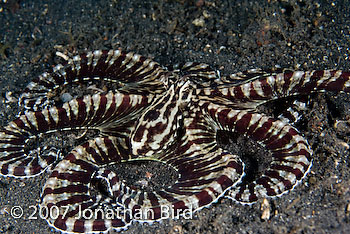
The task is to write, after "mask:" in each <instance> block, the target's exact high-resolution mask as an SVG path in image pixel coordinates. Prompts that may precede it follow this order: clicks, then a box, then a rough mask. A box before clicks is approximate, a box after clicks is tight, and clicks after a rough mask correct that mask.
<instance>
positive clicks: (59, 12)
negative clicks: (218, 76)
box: [0, 0, 350, 233]
mask: <svg viewBox="0 0 350 234" xmlns="http://www.w3.org/2000/svg"><path fill="white" fill-rule="evenodd" d="M346 2H347V1H311V0H305V1H273V0H271V1H267V0H266V1H248V0H246V1H238V0H237V1H225V2H221V1H201V0H198V1H184V0H178V1H175V0H173V1H171V0H169V1H134V0H129V1H112V0H110V1H102V0H101V1H94V0H85V1H63V0H56V1H39V0H35V1H20V4H19V5H18V7H17V6H16V4H13V5H11V6H9V7H7V8H8V9H5V10H4V11H3V12H1V13H0V32H1V34H0V43H1V44H0V74H1V75H0V79H1V82H0V92H1V95H0V100H1V104H0V123H1V125H5V124H6V123H8V122H9V121H11V120H13V119H14V117H15V115H16V113H17V110H18V108H17V105H16V103H15V102H11V101H13V100H12V98H17V97H18V95H19V94H20V93H21V90H23V88H24V87H25V86H26V84H27V83H28V82H30V80H31V79H33V78H34V77H36V76H38V75H39V74H41V73H42V72H44V71H48V70H49V69H50V67H52V65H54V64H57V63H59V62H62V58H61V57H60V56H57V55H55V54H56V52H61V53H63V54H69V55H71V54H76V53H77V52H84V51H90V50H95V49H116V48H123V49H124V50H126V51H133V52H136V53H139V54H142V55H145V56H148V57H151V58H153V59H154V60H155V61H157V62H159V63H161V64H162V65H164V66H171V65H176V64H179V63H184V62H186V61H196V62H203V63H208V64H210V65H212V66H213V67H214V68H215V69H220V70H221V72H222V74H224V75H228V74H230V73H233V72H237V71H243V70H247V69H249V68H265V69H268V68H273V67H283V68H291V69H301V70H312V69H327V68H329V69H343V70H350V63H349V56H350V49H349V45H350V32H349V31H350V15H349V12H350V5H349V4H348V3H346ZM9 92H11V93H9ZM349 100H350V96H348V95H345V94H341V95H335V94H332V93H328V94H318V95H313V96H312V98H311V99H310V103H309V106H310V109H309V110H308V111H306V113H305V114H304V117H303V118H304V119H303V120H302V122H301V123H300V124H299V129H300V131H301V132H302V134H303V135H304V136H305V137H306V138H307V139H308V140H309V143H310V144H311V146H312V148H313V150H314V152H315V154H314V165H313V167H312V170H311V173H310V174H309V175H308V176H307V177H306V178H305V180H304V181H303V183H302V184H300V185H299V186H297V187H296V188H295V189H294V190H293V191H292V192H290V193H288V194H286V195H284V196H282V197H280V198H277V199H270V200H268V207H269V208H266V209H268V210H269V211H270V215H269V216H268V217H267V218H266V219H262V214H263V212H264V210H265V212H266V209H264V210H261V205H262V204H261V203H262V202H261V201H260V202H258V203H256V204H254V205H252V206H243V205H240V204H236V203H234V202H232V201H230V200H228V199H220V200H219V202H218V203H217V204H213V205H212V206H211V207H210V208H208V209H203V210H202V211H200V212H198V213H196V214H195V215H194V217H193V218H192V219H190V220H184V219H180V220H165V221H163V222H161V223H155V224H153V225H148V224H134V225H132V226H131V227H130V228H129V229H128V230H127V231H125V233H330V232H332V233H350V223H349V222H350V217H349V215H350V170H349V159H348V156H349V150H348V147H349V146H348V144H349V140H350V138H349V133H350V130H349V126H348V125H347V124H343V125H337V127H334V123H335V122H336V121H337V120H346V119H349V116H350V104H349ZM266 108H267V109H268V108H269V107H266ZM246 144H248V143H247V142H243V143H242V144H241V145H240V144H238V143H235V144H232V145H231V146H230V147H236V148H237V147H238V149H244V148H245V145H246ZM256 150H258V148H257V149H256ZM149 170H150V168H148V167H145V166H143V167H142V166H141V167H140V170H138V173H140V175H143V173H145V172H146V171H149ZM125 171H128V170H125ZM133 172H134V171H133ZM156 172H157V169H154V170H153V171H151V173H153V174H155V175H154V176H155V177H157V179H158V180H162V176H167V175H164V174H162V173H158V174H157V173H156ZM124 176H125V178H129V177H133V174H132V175H127V174H126V175H124ZM47 177H48V173H44V174H43V175H41V176H38V177H35V178H31V179H28V180H18V179H12V178H3V177H1V178H0V233H50V232H52V231H53V230H52V229H51V228H50V227H49V226H48V225H47V223H46V221H44V220H42V219H40V217H38V215H37V214H36V213H34V212H35V208H34V207H36V205H37V204H38V202H39V201H40V192H41V188H42V186H43V184H44V183H45V180H46V178H47ZM14 206H21V207H22V208H23V210H24V215H23V217H21V218H19V219H14V218H13V217H11V215H10V214H9V211H10V210H11V208H12V207H14ZM33 213H34V215H33V217H34V218H35V217H37V219H30V217H31V214H33Z"/></svg>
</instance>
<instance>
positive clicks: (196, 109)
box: [0, 50, 350, 233]
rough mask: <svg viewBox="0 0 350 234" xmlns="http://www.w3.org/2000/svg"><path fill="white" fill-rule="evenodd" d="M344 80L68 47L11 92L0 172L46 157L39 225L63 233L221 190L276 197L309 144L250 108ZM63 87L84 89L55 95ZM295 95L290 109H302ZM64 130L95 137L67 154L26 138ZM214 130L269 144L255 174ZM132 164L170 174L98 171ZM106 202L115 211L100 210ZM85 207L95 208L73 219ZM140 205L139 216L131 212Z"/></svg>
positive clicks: (16, 171) (298, 169) (0, 140)
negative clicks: (14, 114) (150, 178)
mask: <svg viewBox="0 0 350 234" xmlns="http://www.w3.org/2000/svg"><path fill="white" fill-rule="evenodd" d="M349 78H350V73H349V72H344V71H339V70H325V71H308V72H303V71H290V70H280V71H269V72H266V71H262V70H259V69H253V70H249V71H246V72H241V73H236V74H232V75H230V76H227V77H225V76H224V77H220V73H219V72H217V71H214V70H212V69H211V68H210V67H209V66H208V65H206V64H201V63H186V64H185V65H184V66H182V67H181V68H180V69H176V70H168V69H166V68H164V67H161V66H160V65H159V64H158V63H156V62H154V61H152V60H150V59H147V58H145V57H143V56H140V55H137V54H134V53H124V52H123V51H120V50H110V51H101V50H96V51H93V52H89V53H85V54H82V55H77V56H74V57H72V58H70V59H68V60H67V61H66V63H65V64H62V65H57V66H55V67H54V68H53V70H52V71H51V72H45V73H43V74H42V75H40V76H39V77H38V78H37V79H35V80H33V81H32V82H31V83H30V84H29V85H28V86H27V88H26V89H25V90H24V92H23V94H22V95H21V96H20V98H19V105H21V106H22V107H23V111H22V112H20V113H19V116H18V118H17V119H15V120H13V121H12V122H10V123H9V124H8V125H7V126H5V127H2V128H1V130H0V173H1V174H2V175H3V176H13V177H30V176H35V175H38V174H40V173H42V172H43V171H45V170H46V169H47V168H48V167H51V166H52V165H55V166H54V167H53V168H52V172H51V175H50V177H49V179H48V180H47V182H46V184H45V186H44V188H43V192H42V197H41V206H44V207H49V208H51V207H55V208H57V209H53V210H54V211H55V214H53V215H54V216H52V215H51V217H49V218H48V220H47V221H48V223H49V224H50V225H51V226H53V227H54V228H56V229H58V230H61V231H63V232H67V233H100V232H107V231H109V230H111V229H115V230H123V229H126V228H127V227H128V226H129V225H131V224H132V222H134V221H135V222H153V221H156V220H160V219H162V218H164V217H163V215H162V206H168V207H170V208H172V209H173V210H174V212H175V213H176V212H180V213H181V211H182V210H186V209H191V211H198V210H200V209H202V208H203V207H208V206H210V205H211V204H212V203H214V202H216V201H217V200H218V199H219V198H221V197H223V196H224V195H226V196H227V197H229V198H231V199H233V200H235V201H237V202H239V203H252V202H255V201H257V200H258V199H260V198H264V197H274V196H279V195H282V194H284V193H286V192H287V191H289V190H291V189H293V188H294V187H295V186H296V185H297V184H298V183H299V182H300V181H301V180H302V179H303V177H304V176H305V175H306V174H307V173H308V171H309V170H310V167H311V165H312V150H311V148H310V146H309V145H308V143H307V141H306V139H304V138H303V137H302V136H301V134H300V133H299V132H298V131H297V130H296V129H295V128H294V127H293V126H291V125H290V124H289V123H288V121H284V120H283V121H282V120H280V119H278V118H277V117H275V118H273V117H271V116H268V115H266V114H264V113H259V112H258V111H257V110H258V109H257V107H259V106H260V105H262V104H264V103H266V102H269V101H271V100H276V99H281V98H286V97H290V96H300V95H305V96H307V95H309V94H311V93H313V92H319V91H335V92H350V79H349ZM74 87H75V89H83V92H78V93H77V94H75V95H74V97H71V98H69V99H66V98H62V96H63V95H64V94H65V93H66V92H68V93H69V92H73V91H72V90H74ZM70 89H71V91H69V90H70ZM73 93H74V92H73ZM300 103H301V102H300V101H299V100H297V101H295V102H293V105H294V106H299V107H300V108H301V109H302V108H304V107H303V104H300ZM292 111H293V108H292V107H290V108H287V109H286V110H285V112H284V113H285V114H284V115H281V118H284V119H290V120H291V121H293V120H295V119H297V118H299V116H298V115H297V114H295V113H292ZM288 112H289V114H288ZM74 130H95V131H97V132H98V136H96V137H95V138H94V139H89V140H88V141H87V142H85V143H83V144H81V145H78V146H76V147H75V148H74V149H72V151H71V152H70V153H68V154H67V155H61V153H60V149H56V148H54V147H49V146H46V145H44V146H40V145H39V146H38V148H36V145H35V144H33V142H36V141H37V140H38V139H40V138H43V137H46V136H49V135H51V134H53V133H55V132H57V131H65V132H70V131H74ZM220 131H225V132H232V133H237V134H239V135H243V136H245V137H247V138H250V139H252V140H254V141H257V142H259V143H260V144H261V145H262V146H263V147H265V148H266V150H267V151H269V152H270V157H271V160H270V161H271V163H270V165H269V166H268V167H267V168H265V170H264V171H263V173H262V174H261V175H259V176H258V177H257V178H255V179H254V180H252V181H249V180H245V178H246V174H245V165H244V162H243V161H242V160H241V158H240V157H239V156H238V155H235V154H232V153H231V152H229V151H227V150H225V149H222V148H220V147H219V146H218V142H217V139H218V137H217V135H218V132H220ZM135 160H136V161H138V160H153V161H158V162H162V163H164V164H166V165H169V166H171V167H172V168H173V169H174V170H175V171H176V172H177V173H178V177H177V180H176V181H174V183H173V184H172V185H169V186H168V187H164V188H160V189H154V190H151V191H147V190H142V189H136V188H135V187H134V186H132V185H129V184H126V183H125V182H123V181H122V180H121V179H120V172H118V171H117V170H111V169H108V168H107V167H108V166H109V165H111V164H122V163H124V162H133V161H135ZM96 183H100V185H101V186H96ZM111 210H112V211H113V210H114V211H116V210H119V211H120V212H121V213H118V214H119V216H113V217H106V216H105V215H107V213H108V212H110V211H111ZM84 211H85V212H87V211H88V212H92V213H94V214H96V215H91V217H86V216H84V217H81V216H79V214H80V213H79V212H84ZM127 211H130V212H127ZM140 211H141V212H142V214H144V215H143V216H137V217H136V213H137V212H140ZM147 212H150V213H147ZM88 214H89V213H85V215H88Z"/></svg>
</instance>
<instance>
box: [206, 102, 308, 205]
mask: <svg viewBox="0 0 350 234" xmlns="http://www.w3.org/2000/svg"><path fill="white" fill-rule="evenodd" d="M203 108H204V109H205V111H206V112H207V113H208V115H209V116H210V117H211V118H212V119H213V120H214V122H215V123H216V124H217V126H218V128H219V129H221V130H224V131H230V132H236V133H238V134H241V135H245V136H247V137H249V138H251V139H253V140H255V141H258V142H260V143H261V144H262V145H263V146H264V147H266V148H267V149H268V150H270V151H271V153H272V162H271V163H270V166H269V167H268V168H266V170H265V171H264V173H263V175H261V176H260V177H259V178H257V179H256V180H255V181H252V182H248V183H245V182H244V181H243V182H242V183H241V184H239V185H238V186H237V188H233V190H232V191H230V193H229V197H231V198H232V199H235V200H236V201H238V202H242V203H251V202H255V201H257V200H258V199H259V198H260V197H267V196H278V195H281V194H283V193H285V192H287V191H288V190H290V189H292V188H293V187H294V186H295V185H297V184H298V182H299V181H301V179H302V178H303V177H304V176H305V175H306V174H307V173H308V172H309V169H310V167H311V164H312V159H311V156H312V150H311V149H310V146H309V145H308V143H307V142H306V140H305V139H304V138H303V137H302V136H301V135H300V134H299V133H298V132H297V130H295V129H294V128H293V127H291V126H290V125H288V124H286V123H284V122H282V121H280V120H275V119H273V118H270V117H268V116H266V115H264V114H258V113H252V112H248V111H239V110H232V109H229V108H225V107H220V106H216V105H213V104H209V103H203Z"/></svg>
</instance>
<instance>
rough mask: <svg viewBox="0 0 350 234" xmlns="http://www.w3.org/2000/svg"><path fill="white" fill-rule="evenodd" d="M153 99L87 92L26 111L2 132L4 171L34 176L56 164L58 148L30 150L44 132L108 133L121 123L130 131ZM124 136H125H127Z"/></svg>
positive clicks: (0, 154)
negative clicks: (79, 131)
mask: <svg viewBox="0 0 350 234" xmlns="http://www.w3.org/2000/svg"><path fill="white" fill-rule="evenodd" d="M150 99H151V100H152V97H144V96H141V95H126V94H121V93H114V94H113V93H108V94H106V95H93V96H91V95H87V96H84V97H83V98H79V99H73V100H71V101H70V102H67V103H65V104H64V105H63V106H62V107H61V108H56V107H51V108H48V109H44V110H42V111H36V112H26V113H25V114H24V115H21V116H20V117H19V118H17V119H16V120H14V121H13V122H11V123H9V124H8V126H6V127H4V128H3V129H2V130H1V131H0V172H1V174H2V175H9V176H21V177H26V176H33V175H36V174H39V173H41V172H43V171H44V170H45V169H46V168H47V167H48V166H49V165H51V164H52V163H54V162H55V160H56V158H57V154H56V151H55V150H54V149H46V151H45V152H46V153H45V152H42V153H44V154H41V153H40V150H39V149H38V150H29V149H27V144H28V142H29V141H30V140H33V139H38V138H40V137H42V136H43V134H50V133H52V132H54V131H57V130H73V129H97V130H101V131H102V133H104V132H109V131H111V129H116V128H117V126H120V128H123V131H124V132H125V131H126V133H127V131H130V130H128V126H130V124H129V123H130V122H133V120H134V119H135V118H136V117H137V113H138V112H139V111H141V110H142V109H143V108H144V107H145V106H146V105H148V104H149V102H150ZM109 122H113V126H110V125H109V124H106V123H109ZM115 134H116V135H118V133H115ZM120 137H123V138H125V136H124V135H121V136H120ZM125 147H126V146H124V148H125ZM41 151H42V150H41ZM38 152H39V153H38Z"/></svg>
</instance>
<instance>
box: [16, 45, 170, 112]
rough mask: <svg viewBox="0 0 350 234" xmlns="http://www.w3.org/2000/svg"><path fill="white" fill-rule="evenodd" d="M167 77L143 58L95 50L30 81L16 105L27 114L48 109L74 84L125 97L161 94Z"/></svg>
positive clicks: (113, 51)
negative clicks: (97, 87) (55, 97)
mask: <svg viewBox="0 0 350 234" xmlns="http://www.w3.org/2000/svg"><path fill="white" fill-rule="evenodd" d="M167 74H168V72H167V71H165V70H163V69H162V68H161V67H160V65H159V64H158V63H156V62H154V61H152V60H150V59H147V58H145V57H143V56H140V55H137V54H134V53H125V52H123V51H121V50H109V51H101V50H96V51H93V52H89V53H86V54H81V55H77V56H74V57H73V58H70V59H69V60H68V61H67V62H66V63H65V64H64V65H61V64H59V65H57V66H55V67H54V68H53V71H52V72H50V73H48V72H45V73H43V74H42V75H40V76H39V77H38V78H36V79H34V80H33V81H32V82H31V83H29V84H28V86H27V87H26V89H25V90H24V93H23V94H22V95H21V97H20V99H19V105H23V106H24V107H25V109H26V110H30V111H37V110H40V109H42V108H45V107H47V106H52V105H53V104H55V102H54V100H53V99H52V97H53V96H57V95H58V96H59V92H62V90H63V89H64V88H65V87H67V86H72V85H74V84H94V83H97V84H101V83H102V84H105V85H106V86H107V87H108V88H109V90H110V91H113V90H119V91H121V92H124V93H128V94H130V93H133V94H156V93H162V92H163V91H164V90H165V87H166V86H167V84H168V75H167ZM109 86H110V87H109ZM101 88H102V87H101Z"/></svg>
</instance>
